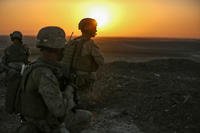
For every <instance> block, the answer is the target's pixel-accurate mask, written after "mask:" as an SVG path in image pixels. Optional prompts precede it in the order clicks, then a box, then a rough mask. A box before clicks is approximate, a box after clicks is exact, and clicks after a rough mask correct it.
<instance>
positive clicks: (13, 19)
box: [0, 0, 200, 38]
mask: <svg viewBox="0 0 200 133" xmlns="http://www.w3.org/2000/svg"><path fill="white" fill-rule="evenodd" d="M95 12H97V13H96V14H94V13H95ZM92 13H93V14H92ZM95 15H96V17H99V15H100V19H101V17H102V20H101V21H102V23H103V22H104V21H105V22H104V25H99V27H98V36H123V37H127V36H128V37H178V38H200V1H199V0H123V1H122V0H0V35H4V34H9V33H11V32H12V31H14V30H20V31H22V32H23V33H24V34H26V35H36V34H37V32H38V30H39V29H40V28H41V27H43V26H47V25H56V26H60V27H62V28H64V30H65V31H66V34H67V35H70V34H71V32H72V31H74V33H75V35H79V34H80V32H79V31H78V29H77V25H78V22H79V20H80V19H81V18H83V17H91V16H95ZM103 19H104V20H103ZM100 24H101V23H100Z"/></svg>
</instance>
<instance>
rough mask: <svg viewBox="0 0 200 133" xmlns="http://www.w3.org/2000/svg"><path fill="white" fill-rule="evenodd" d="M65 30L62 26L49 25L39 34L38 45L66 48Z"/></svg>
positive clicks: (38, 46)
mask: <svg viewBox="0 0 200 133" xmlns="http://www.w3.org/2000/svg"><path fill="white" fill-rule="evenodd" d="M65 42H66V39H65V32H64V30H63V29H61V28H60V27H56V26H48V27H44V28H42V29H40V31H39V32H38V34H37V42H36V47H37V48H41V47H48V48H64V47H65Z"/></svg>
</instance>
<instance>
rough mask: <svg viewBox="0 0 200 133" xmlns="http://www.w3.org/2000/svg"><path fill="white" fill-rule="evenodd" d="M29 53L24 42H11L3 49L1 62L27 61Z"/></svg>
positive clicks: (25, 62)
mask: <svg viewBox="0 0 200 133" xmlns="http://www.w3.org/2000/svg"><path fill="white" fill-rule="evenodd" d="M29 55H30V51H29V48H28V47H27V46H26V45H24V44H12V45H10V46H9V47H7V48H6V49H5V50H4V56H3V62H4V63H5V64H8V63H11V62H21V63H24V64H27V63H28V57H29Z"/></svg>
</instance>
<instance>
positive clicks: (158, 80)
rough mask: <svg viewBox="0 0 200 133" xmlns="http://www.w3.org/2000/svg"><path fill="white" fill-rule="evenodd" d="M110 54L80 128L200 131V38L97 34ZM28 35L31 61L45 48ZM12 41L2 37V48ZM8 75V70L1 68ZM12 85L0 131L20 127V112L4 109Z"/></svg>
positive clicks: (131, 132) (118, 132) (0, 87)
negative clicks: (88, 119)
mask: <svg viewBox="0 0 200 133" xmlns="http://www.w3.org/2000/svg"><path fill="white" fill-rule="evenodd" d="M95 41H96V42H97V44H98V46H99V48H100V49H101V51H102V53H103V55H104V57H105V62H106V63H105V65H104V66H103V67H102V68H100V69H99V70H98V72H97V78H98V80H97V81H96V83H95V85H94V88H93V92H92V94H91V97H90V99H88V101H89V102H88V103H87V104H86V105H85V106H86V107H87V108H88V109H89V110H91V111H92V112H93V113H94V120H93V122H92V123H91V126H90V127H89V128H87V129H84V130H83V131H76V129H73V130H74V132H75V133H77V132H82V133H199V132H200V113H199V110H200V89H199V88H200V87H199V86H200V69H199V68H200V40H197V39H168V38H96V39H95ZM34 42H35V40H34V37H25V40H24V43H26V44H27V45H29V46H30V47H31V52H32V56H31V61H33V60H34V59H35V58H37V56H38V53H39V51H38V50H37V49H36V48H35V47H34ZM9 43H10V41H9V38H8V37H7V36H1V37H0V53H1V54H2V53H3V49H4V48H5V47H6V46H8V45H9ZM1 77H3V74H1ZM5 92H6V87H5V86H4V82H3V78H1V83H0V132H1V133H14V132H15V130H16V128H17V126H18V125H19V119H18V117H17V116H16V115H9V114H7V113H6V112H5V110H4V97H5Z"/></svg>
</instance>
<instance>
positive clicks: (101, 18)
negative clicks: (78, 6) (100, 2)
mask: <svg viewBox="0 0 200 133" xmlns="http://www.w3.org/2000/svg"><path fill="white" fill-rule="evenodd" d="M88 16H89V17H91V18H94V19H96V20H97V23H98V27H99V28H101V27H104V26H105V25H106V24H107V23H108V22H109V18H110V17H109V16H110V14H109V11H108V10H107V9H106V8H105V7H94V8H92V9H90V11H89V15H88Z"/></svg>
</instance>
